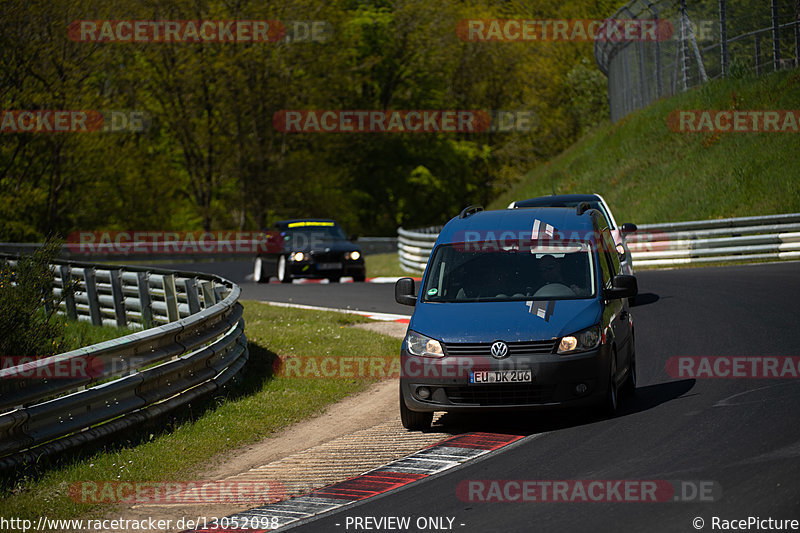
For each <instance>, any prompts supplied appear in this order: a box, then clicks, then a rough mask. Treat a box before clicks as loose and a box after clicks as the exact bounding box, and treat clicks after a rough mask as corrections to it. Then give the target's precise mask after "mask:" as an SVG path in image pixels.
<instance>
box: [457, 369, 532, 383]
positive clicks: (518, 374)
mask: <svg viewBox="0 0 800 533" xmlns="http://www.w3.org/2000/svg"><path fill="white" fill-rule="evenodd" d="M532 381H533V372H531V371H530V370H484V371H479V372H470V374H469V382H470V383H531V382H532Z"/></svg>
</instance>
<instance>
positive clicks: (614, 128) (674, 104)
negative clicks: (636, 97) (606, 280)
mask: <svg viewBox="0 0 800 533" xmlns="http://www.w3.org/2000/svg"><path fill="white" fill-rule="evenodd" d="M706 109H708V110H715V109H716V110H726V109H733V110H771V109H776V110H781V109H784V110H798V109H800V70H799V69H793V70H789V71H783V72H778V73H775V74H772V75H769V76H764V77H761V78H757V79H755V78H744V79H736V80H720V81H714V82H711V83H708V84H706V85H705V86H703V87H700V88H698V89H695V90H692V91H689V92H687V93H684V94H681V95H678V96H676V97H673V98H669V99H664V100H661V101H659V102H656V103H655V104H653V105H652V106H650V107H649V108H647V109H644V110H640V111H638V112H636V113H633V114H631V115H629V116H628V117H626V118H625V119H623V120H621V121H620V122H618V123H616V124H608V123H606V124H604V125H601V126H599V127H597V128H595V129H594V130H593V131H591V132H590V133H588V134H587V135H585V136H584V137H583V138H581V139H580V140H579V141H578V142H577V143H575V144H574V145H573V146H571V147H570V148H569V149H567V150H566V151H564V152H563V153H562V154H560V155H559V156H558V157H556V158H554V159H553V160H552V161H549V162H547V163H545V164H544V165H541V166H539V167H537V168H535V169H534V170H533V171H531V172H530V173H529V174H528V175H526V176H525V177H524V178H523V179H521V180H520V181H519V182H518V183H517V184H516V185H515V186H513V187H512V189H510V190H509V191H507V192H506V193H504V194H502V195H501V196H500V197H499V198H497V199H495V201H493V202H492V203H491V204H490V206H489V207H490V208H493V209H498V208H504V207H506V206H507V205H508V204H509V202H511V201H512V200H518V199H524V198H531V197H534V196H542V195H548V194H553V193H555V194H566V193H584V192H596V193H599V194H601V195H603V196H604V197H605V199H606V201H607V202H608V203H609V204H610V205H611V208H612V209H613V210H614V214H615V218H616V219H617V220H618V221H619V222H620V223H621V222H627V221H631V222H636V223H651V222H666V221H679V220H698V219H710V218H721V217H732V216H748V215H759V214H773V213H788V212H800V164H798V163H800V133H791V132H770V133H742V132H738V133H725V134H720V133H713V134H712V133H676V132H673V131H671V130H670V129H669V128H668V126H667V117H668V116H669V114H670V113H671V112H673V111H675V110H706Z"/></svg>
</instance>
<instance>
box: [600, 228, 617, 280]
mask: <svg viewBox="0 0 800 533" xmlns="http://www.w3.org/2000/svg"><path fill="white" fill-rule="evenodd" d="M603 242H604V243H605V248H606V250H605V251H606V255H607V257H608V259H609V261H610V262H611V271H612V272H613V273H614V274H619V273H620V272H622V269H621V266H620V262H619V254H618V253H617V245H616V244H614V237H612V236H611V232H610V231H609V230H607V229H604V230H603Z"/></svg>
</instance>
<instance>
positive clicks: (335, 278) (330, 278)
mask: <svg viewBox="0 0 800 533" xmlns="http://www.w3.org/2000/svg"><path fill="white" fill-rule="evenodd" d="M340 279H341V278H340V276H328V281H330V282H331V283H339V280H340Z"/></svg>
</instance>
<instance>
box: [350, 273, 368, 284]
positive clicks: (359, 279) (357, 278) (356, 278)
mask: <svg viewBox="0 0 800 533" xmlns="http://www.w3.org/2000/svg"><path fill="white" fill-rule="evenodd" d="M365 279H367V277H366V276H365V275H364V274H358V275H356V276H353V281H354V282H356V283H363V282H364V280H365Z"/></svg>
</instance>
